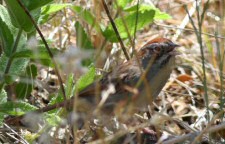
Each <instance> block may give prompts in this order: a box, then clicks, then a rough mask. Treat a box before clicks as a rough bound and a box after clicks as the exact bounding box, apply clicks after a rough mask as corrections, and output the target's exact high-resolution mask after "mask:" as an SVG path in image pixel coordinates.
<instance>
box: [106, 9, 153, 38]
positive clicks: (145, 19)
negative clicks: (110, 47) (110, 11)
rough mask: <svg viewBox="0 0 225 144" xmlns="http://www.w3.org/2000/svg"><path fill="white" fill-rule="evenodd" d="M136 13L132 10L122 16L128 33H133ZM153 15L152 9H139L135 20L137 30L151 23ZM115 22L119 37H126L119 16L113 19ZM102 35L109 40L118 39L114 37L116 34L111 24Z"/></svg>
mask: <svg viewBox="0 0 225 144" xmlns="http://www.w3.org/2000/svg"><path fill="white" fill-rule="evenodd" d="M136 15H137V12H133V13H131V14H129V15H127V16H125V17H124V21H125V22H126V25H127V29H128V30H129V32H130V35H134V32H135V24H136ZM154 15H155V11H154V10H149V11H147V10H146V11H139V12H138V22H137V26H136V28H137V30H140V29H142V28H144V26H146V25H148V24H150V23H152V21H153V18H154ZM115 24H116V26H117V29H118V31H119V34H120V36H121V38H122V39H127V38H128V34H127V31H126V28H125V26H124V24H123V21H122V19H121V18H117V19H115ZM103 35H104V36H105V37H106V39H108V40H109V41H111V42H118V39H117V37H116V34H115V32H114V30H113V28H112V25H111V24H110V25H109V26H108V27H107V28H106V30H105V31H104V32H103Z"/></svg>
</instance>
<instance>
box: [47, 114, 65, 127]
mask: <svg viewBox="0 0 225 144" xmlns="http://www.w3.org/2000/svg"><path fill="white" fill-rule="evenodd" d="M45 119H46V120H47V122H48V124H50V125H51V126H58V124H59V123H60V122H62V119H61V118H60V117H59V116H58V115H56V114H55V113H54V114H47V115H46V116H45Z"/></svg>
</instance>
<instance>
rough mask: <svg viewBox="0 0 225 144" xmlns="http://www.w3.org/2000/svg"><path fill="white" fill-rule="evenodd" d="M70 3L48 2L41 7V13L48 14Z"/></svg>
mask: <svg viewBox="0 0 225 144" xmlns="http://www.w3.org/2000/svg"><path fill="white" fill-rule="evenodd" d="M71 5H72V4H70V3H64V4H49V5H46V6H44V7H42V9H41V15H50V14H53V13H56V12H58V11H60V10H62V9H64V8H65V7H68V6H71Z"/></svg>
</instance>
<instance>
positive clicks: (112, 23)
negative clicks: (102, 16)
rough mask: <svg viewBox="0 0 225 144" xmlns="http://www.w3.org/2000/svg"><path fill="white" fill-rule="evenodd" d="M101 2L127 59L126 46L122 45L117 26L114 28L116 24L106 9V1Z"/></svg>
mask: <svg viewBox="0 0 225 144" xmlns="http://www.w3.org/2000/svg"><path fill="white" fill-rule="evenodd" d="M102 4H103V7H104V9H105V12H106V14H107V16H108V17H109V20H110V23H111V25H112V27H113V30H114V31H115V33H116V37H117V39H118V41H119V43H120V46H121V48H122V50H123V53H124V55H125V57H126V59H127V60H129V59H130V57H129V55H128V53H127V51H126V48H125V46H124V44H123V41H122V39H121V37H120V34H119V32H118V30H117V28H116V24H115V23H114V21H113V19H112V17H111V15H110V12H109V9H108V7H107V5H106V3H105V0H102Z"/></svg>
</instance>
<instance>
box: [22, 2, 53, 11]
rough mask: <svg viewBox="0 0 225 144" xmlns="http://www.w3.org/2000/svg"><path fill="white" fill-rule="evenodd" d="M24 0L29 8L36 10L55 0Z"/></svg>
mask: <svg viewBox="0 0 225 144" xmlns="http://www.w3.org/2000/svg"><path fill="white" fill-rule="evenodd" d="M22 2H23V3H24V5H26V6H27V8H28V9H29V10H34V9H37V8H40V7H42V6H44V5H46V4H48V3H50V2H53V0H22Z"/></svg>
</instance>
